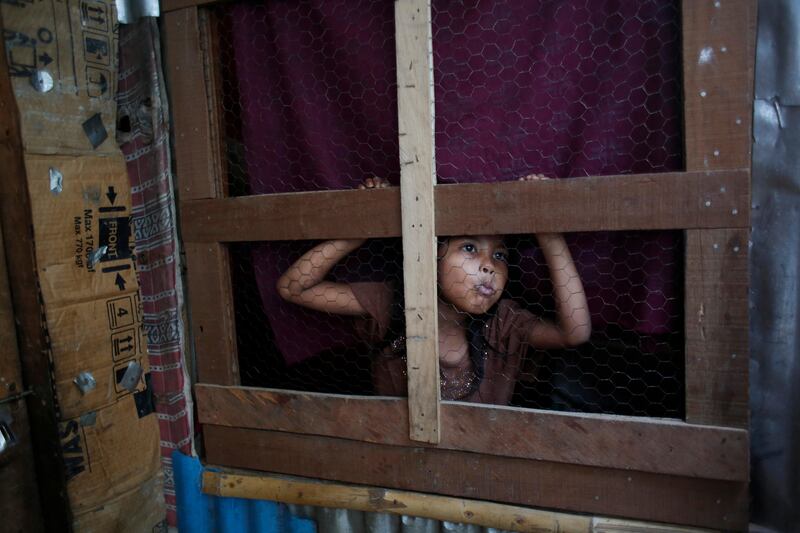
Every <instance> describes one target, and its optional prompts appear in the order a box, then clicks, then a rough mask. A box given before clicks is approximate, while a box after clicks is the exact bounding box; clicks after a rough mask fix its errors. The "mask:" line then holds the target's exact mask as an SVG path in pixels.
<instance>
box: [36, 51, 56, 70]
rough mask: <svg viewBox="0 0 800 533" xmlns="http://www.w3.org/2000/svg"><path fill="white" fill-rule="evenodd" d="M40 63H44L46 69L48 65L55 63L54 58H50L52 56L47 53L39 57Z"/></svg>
mask: <svg viewBox="0 0 800 533" xmlns="http://www.w3.org/2000/svg"><path fill="white" fill-rule="evenodd" d="M39 61H41V62H42V66H45V67H46V66H47V65H49V64H50V63H52V62H53V58H52V57H50V56H49V55H48V54H47V52H45V53H43V54H42V55H40V56H39Z"/></svg>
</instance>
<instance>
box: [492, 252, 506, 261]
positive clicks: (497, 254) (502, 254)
mask: <svg viewBox="0 0 800 533" xmlns="http://www.w3.org/2000/svg"><path fill="white" fill-rule="evenodd" d="M494 258H495V259H497V260H498V261H508V253H507V252H495V253H494Z"/></svg>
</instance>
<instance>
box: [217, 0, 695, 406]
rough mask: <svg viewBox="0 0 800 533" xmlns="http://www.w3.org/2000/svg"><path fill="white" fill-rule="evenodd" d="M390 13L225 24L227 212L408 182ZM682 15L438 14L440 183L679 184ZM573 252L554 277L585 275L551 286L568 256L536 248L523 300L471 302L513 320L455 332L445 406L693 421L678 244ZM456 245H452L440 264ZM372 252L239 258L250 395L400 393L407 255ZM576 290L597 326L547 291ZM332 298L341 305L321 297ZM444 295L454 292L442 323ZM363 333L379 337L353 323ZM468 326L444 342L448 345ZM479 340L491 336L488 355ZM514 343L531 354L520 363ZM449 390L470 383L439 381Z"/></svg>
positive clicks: (517, 242) (638, 10) (585, 242)
mask: <svg viewBox="0 0 800 533" xmlns="http://www.w3.org/2000/svg"><path fill="white" fill-rule="evenodd" d="M393 4H394V2H392V1H385V2H374V1H364V0H334V1H330V0H327V1H322V0H318V1H313V2H294V1H292V2H285V1H281V2H278V1H267V2H265V3H261V4H255V3H233V4H224V5H221V6H219V7H216V8H214V10H213V11H211V12H210V15H211V16H212V17H213V20H215V21H216V24H217V29H218V31H219V35H220V45H221V56H222V57H221V63H222V67H223V68H222V79H223V100H224V111H225V113H224V115H225V116H224V123H225V132H226V141H227V143H226V145H227V175H228V177H229V181H228V184H227V185H228V188H229V193H230V194H231V195H244V194H263V193H278V192H295V191H310V190H330V189H350V188H355V187H357V186H359V184H362V183H363V181H364V179H365V178H367V177H373V176H376V177H380V178H381V179H383V180H385V181H387V182H388V183H389V184H391V185H397V184H398V183H399V174H400V172H399V163H398V159H399V155H398V143H397V100H396V80H395V47H394V5H393ZM677 4H678V2H677V1H676V0H643V1H639V2H623V1H614V0H604V1H597V2H595V1H589V0H559V1H549V0H542V1H539V2H524V1H521V0H519V1H504V2H496V1H490V0H478V1H474V2H463V1H460V2H455V1H453V2H444V1H434V2H433V6H432V16H433V18H432V20H433V54H434V81H435V97H436V103H435V106H436V113H435V116H436V171H437V175H438V180H439V182H440V183H464V182H491V181H499V180H513V179H518V178H520V177H522V176H526V175H529V174H533V173H541V174H544V175H545V176H547V177H549V178H554V179H563V178H570V177H575V176H587V175H595V176H597V175H610V174H629V173H643V172H662V171H674V170H680V169H681V168H682V138H681V114H682V106H681V99H680V91H681V79H680V72H681V68H680V67H681V62H680V31H679V24H678V20H679V11H678V6H677ZM565 237H566V244H567V247H568V249H569V250H570V252H571V254H569V255H571V257H572V258H573V259H574V263H575V267H576V269H577V276H575V275H573V276H566V277H564V276H561V277H559V276H560V275H559V273H558V272H557V271H558V270H563V269H565V268H566V269H568V268H570V266H569V262H567V263H563V262H558V261H556V263H554V264H555V265H556V266H554V267H553V268H554V269H555V270H554V271H552V272H551V270H550V268H549V267H548V266H547V261H546V255H550V256H552V257H564V254H563V252H558V253H553V252H549V253H548V254H545V253H544V252H543V249H542V248H541V247H540V246H539V245H538V243H537V240H536V238H535V237H533V236H517V237H509V238H507V239H505V241H504V245H505V247H506V248H507V251H508V259H507V261H508V267H507V268H508V283H507V284H506V285H505V286H503V284H502V282H500V281H497V280H496V279H495V278H492V279H495V281H493V282H492V283H494V286H491V287H484V289H480V287H479V285H480V284H484V285H486V283H484V281H485V279H484V281H480V283H478V282H475V283H472V288H473V289H474V290H475V291H477V292H480V291H481V290H483V291H484V292H486V293H492V294H491V295H489V296H486V298H488V300H491V302H490V303H492V302H494V299H495V293H497V298H502V300H501V301H506V300H509V301H514V302H516V304H514V306H515V307H513V310H514V312H513V313H512V315H507V316H506V318H503V319H501V318H497V317H499V314H498V309H499V307H500V306H502V307H503V312H507V311H508V309H509V306H508V304H506V303H498V304H496V305H495V306H494V307H493V308H490V309H489V313H490V314H489V315H483V314H482V313H483V311H484V310H483V309H481V310H473V312H472V313H471V314H469V315H467V314H461V315H458V322H457V324H458V327H456V328H455V330H454V331H456V332H457V334H456V336H455V337H452V339H451V340H453V343H454V344H452V345H451V344H450V341H448V344H447V345H446V346H445V345H443V346H442V349H441V351H442V354H441V357H442V365H443V383H444V385H443V397H445V398H449V397H452V398H460V397H465V398H466V397H470V398H471V399H473V400H478V401H493V402H500V403H508V401H509V399H510V403H511V404H513V405H520V406H526V407H535V408H546V409H566V410H578V411H584V412H605V413H618V414H627V415H646V416H667V417H678V418H679V417H682V416H683V381H684V379H683V368H684V365H683V341H684V338H683V314H682V313H683V311H682V301H683V297H682V286H683V277H682V276H683V274H682V273H683V258H682V246H683V242H682V235H681V232H652V231H650V232H644V231H625V232H593V233H580V234H569V235H566V236H565ZM452 242H454V241H453V240H452V239H450V240H448V241H446V242H444V241H443V244H442V245H441V246H440V253H442V254H445V253H447V252H448V251H449V250H450V248H449V245H450V244H451V243H452ZM359 244H360V243H356V242H340V243H309V242H274V243H246V244H239V245H234V246H232V254H233V260H234V269H233V279H234V287H235V299H236V310H237V311H236V320H237V332H238V341H239V353H240V355H239V357H240V366H241V373H242V375H241V377H242V382H243V384H245V385H253V386H265V387H276V388H285V389H294V390H309V391H319V392H333V393H346V394H373V393H381V394H398V395H402V394H404V393H405V391H404V387H402V386H401V385H398V383H400V382H402V381H403V380H404V377H403V376H402V373H401V371H400V370H399V368H400V366H402V365H400V366H397V363H398V362H399V363H402V355H403V342H402V341H403V338H402V337H403V334H404V332H403V323H402V296H401V295H402V258H401V246H400V241H399V239H387V240H373V241H369V242H367V243H364V244H361V245H360V246H359ZM462 244H463V243H459V245H458V248H457V249H458V250H461V251H463V247H462ZM315 247H316V248H315ZM310 250H311V252H310V253H309V255H307V256H305V258H304V259H301V256H303V254H305V253H307V252H309V251H310ZM315 251H316V252H315ZM476 254H478V255H480V254H479V253H478V252H477V251H476ZM552 257H551V259H552ZM495 259H498V260H502V261H506V260H505V259H503V258H500V256H497V257H496V258H495ZM472 264H473V260H472V259H470V258H466V259H464V258H462V263H461V264H460V265H457V268H460V269H461V270H462V273H461V281H459V282H458V283H461V282H464V281H465V280H466V281H467V282H470V283H471V281H470V280H472V281H474V280H477V279H479V278H478V277H476V276H479V275H478V274H477V273H476V272H477V271H476V272H471V271H470V272H466V273H464V271H469V269H470V268H472V266H470V265H472ZM504 264H505V263H504ZM440 267H441V261H440ZM328 268H330V269H331V270H330V272H329V273H326V270H327V269H328ZM499 268H500V269H501V270H502V269H503V268H504V267H502V266H501V267H499ZM440 274H441V273H440ZM282 275H283V276H284V278H282V279H281V281H280V282H279V278H281V276H282ZM574 277H579V279H580V281H581V282H582V286H583V292H584V294H585V296H586V302H587V306H588V311H589V317H590V318H582V317H583V315H582V314H581V310H580V309H576V308H575V306H574V305H572V306H571V307H570V305H571V304H570V305H568V306H567V307H559V305H558V301H560V300H566V298H564V296H565V294H566V295H567V296H569V295H570V293H574V294H573V296H572V297H571V298H570V300H572V302H573V303H574V302H576V301H577V302H578V303H579V304H580V302H581V300H580V292H581V291H580V284H578V285H577V288H576V286H575V285H574V283H572V282H570V283H569V285H567V287H568V289H567V290H566V292H562V293H559V291H553V287H552V285H553V284H552V282H551V280H553V279H556V280H561V281H559V283H562V282H563V283H568V282H569V281H570V279H571V278H574ZM447 279H451V278H447ZM480 279H483V278H480ZM323 280H324V283H327V282H333V283H334V284H331V285H325V284H324V283H323V285H314V284H315V283H317V282H319V281H323ZM441 281H442V280H441V279H440V282H441ZM451 282H452V279H451ZM276 285H279V286H280V287H282V288H283V289H284V290H283V294H281V291H279V290H277V289H276ZM490 285H491V284H490ZM476 287H477V288H476ZM447 290H448V288H447V287H444V286H440V295H445V296H444V297H445V304H444V305H445V306H446V303H447V302H449V301H448V300H446V298H447V296H446V293H447ZM453 298H455V297H453ZM292 302H294V303H292ZM298 303H299V304H298ZM450 303H453V302H450ZM309 307H311V308H315V309H316V310H314V309H310V308H309ZM456 307H457V308H459V309H461V308H460V307H459V305H458V304H457V305H456ZM461 307H462V308H463V307H468V306H467V305H466V304H464V305H461ZM577 307H581V306H580V305H578V306H577ZM558 309H561V311H560V312H559V311H558ZM461 310H462V311H463V310H464V309H461ZM521 310H524V311H521ZM365 313H366V314H367V315H368V316H369V317H372V318H373V319H372V320H369V319H364V317H363V316H358V315H363V314H365ZM527 313H531V315H528V314H527ZM352 315H356V316H352ZM492 316H494V317H495V319H494V320H495V321H494V322H492V318H491V317H492ZM509 316H510V317H511V318H509ZM531 316H533V317H534V318H533V319H531V320H533V321H532V322H525V321H524V320H523V318H529V317H531ZM476 317H477V318H479V319H481V318H482V319H483V320H482V321H481V320H473V319H474V318H476ZM487 317H488V318H487ZM569 317H573V318H574V320H572V321H571V322H570V321H569V320H567V319H569ZM589 320H590V321H591V329H592V333H591V337H590V339H589V340H588V342H579V343H578V345H577V346H575V347H571V348H565V347H557V348H553V347H551V345H552V344H553V339H552V338H550V337H548V336H547V335H548V334H550V333H552V332H553V331H560V330H559V328H555V329H554V330H552V329H550V328H549V326H544V327H543V328H542V327H539V326H538V325H540V324H541V323H542V322H543V323H545V324H559V323H560V324H562V326H567V329H572V330H575V329H576V328H577V329H580V328H581V327H582V326H586V325H587V323H588V322H589ZM503 321H505V322H503ZM576 321H577V322H576ZM512 322H513V323H514V324H517V323H520V324H521V323H525V324H527V325H528V326H531V325H532V326H531V327H532V328H533V329H537V327H539V329H538V332H537V334H535V335H533V336H528V334H525V335H523V336H522V337H520V338H519V339H517V340H513V339H511V340H509V339H510V337H509V335H510V334H509V333H508V332H507V331H506V332H505V333H503V332H500V330H502V329H503V328H502V327H500V326H502V324H503V323H507V324H510V323H512ZM579 322H582V323H579ZM454 324H456V322H452V323H448V322H447V321H443V322H441V323H440V335H441V332H442V331H443V328H444V329H448V326H449V325H454ZM476 324H480V325H482V326H483V327H484V328H485V329H486V331H489V330H492V333H489V334H477V333H476V332H475V331H472V330H475V329H476V327H475V326H476ZM495 329H496V330H497V331H494V330H495ZM506 329H508V328H506ZM529 329H530V328H529ZM562 329H563V328H562ZM543 331H544V333H542V332H543ZM584 331H585V330H584ZM458 332H460V333H458ZM442 336H443V337H447V338H450V337H448V336H447V335H442ZM512 337H513V335H512ZM520 340H521V342H523V345H524V343H525V342H527V341H532V342H533V343H534V346H533V347H531V348H530V349H525V347H524V346H522V347H517V346H516V345H514V343H515V342H517V341H520ZM457 341H458V342H457ZM559 342H560V341H559ZM470 343H471V344H472V345H476V343H477V344H479V345H480V346H479V347H470ZM556 344H558V343H556ZM512 345H513V346H512ZM543 346H547V347H548V349H542V347H543ZM512 348H513V349H512ZM451 349H452V350H453V351H452V352H451V351H450V350H451ZM489 352H492V353H493V355H490V356H488V358H487V356H486V355H481V354H487V353H489ZM512 352H514V353H515V354H517V355H520V363H519V367H517V365H516V363H514V364H510V363H509V361H510V360H511V361H516V360H515V359H513V357H512ZM448 357H450V358H451V359H452V361H456V363H454V364H453V365H451V363H452V361H451V360H450V359H448ZM451 371H452V372H455V371H457V372H456V373H457V374H458V376H456V375H455V374H453V375H444V374H445V373H450V372H451ZM454 376H455V377H454ZM387 380H388V381H387ZM493 380H494V381H495V382H500V381H503V380H505V381H506V382H507V386H506V389H508V390H506V391H504V392H503V393H502V394H501V393H496V391H495V392H491V391H489V392H488V393H487V391H486V390H484V389H483V388H482V387H484V386H485V383H488V382H492V381H493ZM481 383H484V385H481ZM508 383H510V385H508ZM509 387H510V388H509ZM499 388H503V387H499Z"/></svg>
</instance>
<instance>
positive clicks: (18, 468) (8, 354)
mask: <svg viewBox="0 0 800 533" xmlns="http://www.w3.org/2000/svg"><path fill="white" fill-rule="evenodd" d="M0 101H2V100H0ZM0 346H2V351H0V401H5V403H2V404H0V420H2V421H5V422H8V423H10V424H9V426H10V429H11V431H12V432H13V433H14V438H15V440H16V442H15V444H14V446H12V447H11V448H9V449H8V450H7V451H6V453H5V454H3V458H2V466H0V516H6V517H9V516H16V518H15V519H14V520H13V523H14V526H13V527H16V528H18V531H26V532H27V531H31V532H36V531H44V523H43V520H42V507H41V503H40V502H39V489H38V483H37V480H36V464H35V462H34V458H33V444H32V443H31V430H30V424H29V421H28V408H27V406H26V404H25V400H24V399H22V397H21V396H20V395H21V394H22V393H23V391H24V389H25V385H24V381H23V379H22V367H21V365H20V359H19V349H18V348H17V347H18V344H17V332H16V326H15V324H14V307H13V305H12V302H11V288H10V287H9V285H8V270H7V268H6V254H5V243H3V242H2V232H1V231H0ZM15 397H16V398H19V400H17V401H15V400H14V398H15Z"/></svg>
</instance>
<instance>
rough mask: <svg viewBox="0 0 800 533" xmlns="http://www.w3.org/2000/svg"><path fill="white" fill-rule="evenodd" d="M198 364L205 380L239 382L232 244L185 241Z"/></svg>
mask: <svg viewBox="0 0 800 533" xmlns="http://www.w3.org/2000/svg"><path fill="white" fill-rule="evenodd" d="M185 251H186V263H187V265H188V272H187V276H188V286H189V303H190V306H191V316H190V323H191V328H192V337H193V339H194V355H195V367H196V368H197V377H198V380H199V381H200V382H202V383H216V384H218V385H236V384H238V383H239V357H238V353H237V348H236V324H235V319H234V309H233V286H232V284H231V270H230V257H229V253H228V248H227V247H226V246H225V245H222V244H215V243H209V244H192V243H187V244H186V245H185Z"/></svg>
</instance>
